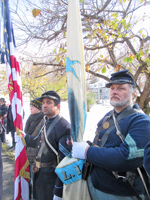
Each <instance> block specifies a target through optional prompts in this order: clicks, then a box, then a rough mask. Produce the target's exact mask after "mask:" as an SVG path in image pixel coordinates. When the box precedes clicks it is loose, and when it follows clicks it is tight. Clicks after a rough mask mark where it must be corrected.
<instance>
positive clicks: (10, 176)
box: [2, 149, 14, 200]
mask: <svg viewBox="0 0 150 200" xmlns="http://www.w3.org/2000/svg"><path fill="white" fill-rule="evenodd" d="M2 160H3V198H2V200H13V194H14V160H12V159H11V158H10V155H7V153H6V151H4V149H2Z"/></svg>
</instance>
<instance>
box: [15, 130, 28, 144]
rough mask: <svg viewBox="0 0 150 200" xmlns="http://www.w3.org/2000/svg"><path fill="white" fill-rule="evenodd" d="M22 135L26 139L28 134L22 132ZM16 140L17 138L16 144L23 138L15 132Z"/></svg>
mask: <svg viewBox="0 0 150 200" xmlns="http://www.w3.org/2000/svg"><path fill="white" fill-rule="evenodd" d="M21 133H22V137H25V135H26V134H25V133H24V132H23V131H21ZM14 138H15V142H19V141H20V140H21V137H20V136H19V135H17V132H15V134H14Z"/></svg>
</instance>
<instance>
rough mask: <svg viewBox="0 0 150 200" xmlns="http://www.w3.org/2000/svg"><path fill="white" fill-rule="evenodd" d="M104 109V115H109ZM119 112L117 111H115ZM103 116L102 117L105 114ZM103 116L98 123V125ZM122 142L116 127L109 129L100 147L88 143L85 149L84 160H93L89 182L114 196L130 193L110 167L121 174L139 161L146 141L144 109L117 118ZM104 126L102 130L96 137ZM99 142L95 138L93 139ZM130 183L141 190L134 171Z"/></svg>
mask: <svg viewBox="0 0 150 200" xmlns="http://www.w3.org/2000/svg"><path fill="white" fill-rule="evenodd" d="M109 114H110V113H107V114H106V116H109ZM119 114H120V113H118V115H119ZM106 116H105V117H106ZM102 121H103V119H102V120H101V121H100V122H99V123H98V126H101V125H102ZM119 126H120V128H121V132H122V134H123V135H124V136H125V142H124V143H123V142H122V141H121V139H120V137H119V136H118V135H117V134H116V128H115V129H114V130H112V131H111V132H110V135H109V137H108V140H107V142H106V143H105V145H104V147H102V148H99V147H90V148H89V149H88V151H87V160H88V162H89V163H92V164H93V168H92V172H91V180H92V184H93V186H94V187H95V188H96V189H98V190H100V191H102V192H105V193H109V194H113V195H117V196H134V195H133V193H132V192H131V189H130V188H129V187H128V186H127V185H126V184H125V183H124V182H123V181H122V179H116V178H115V176H114V175H113V173H112V171H118V172H120V174H121V175H125V173H126V172H127V171H134V170H136V168H137V167H141V166H142V164H143V155H144V147H145V145H146V144H147V142H148V141H150V118H149V117H148V116H147V115H146V114H144V113H134V114H131V115H130V116H127V117H125V118H124V119H122V120H121V121H120V122H119ZM106 130H107V129H104V130H102V131H101V132H100V133H98V134H99V139H101V138H102V136H103V134H104V133H105V131H106ZM97 144H98V145H99V141H98V142H97ZM133 187H134V188H135V190H136V191H137V192H138V194H144V193H145V190H144V187H143V184H142V182H141V179H140V177H139V176H138V174H137V175H136V178H135V181H134V184H133Z"/></svg>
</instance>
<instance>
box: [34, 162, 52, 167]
mask: <svg viewBox="0 0 150 200" xmlns="http://www.w3.org/2000/svg"><path fill="white" fill-rule="evenodd" d="M36 167H37V168H43V167H55V163H54V162H49V163H41V162H39V161H36Z"/></svg>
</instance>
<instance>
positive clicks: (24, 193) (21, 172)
mask: <svg viewBox="0 0 150 200" xmlns="http://www.w3.org/2000/svg"><path fill="white" fill-rule="evenodd" d="M2 6H3V19H4V43H5V45H4V46H5V53H6V73H7V83H8V90H9V98H10V104H11V109H12V114H13V121H14V126H15V129H16V132H17V134H18V135H20V136H21V131H22V127H23V99H22V87H21V76H20V67H19V63H18V62H17V60H16V57H15V47H16V45H15V40H14V33H13V26H12V21H11V17H10V10H9V0H3V4H2ZM29 179H30V174H29V162H28V159H27V154H26V148H25V141H24V138H23V137H22V139H20V141H19V142H18V143H17V144H16V147H15V183H14V200H20V199H23V200H28V199H29V188H28V181H29Z"/></svg>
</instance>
